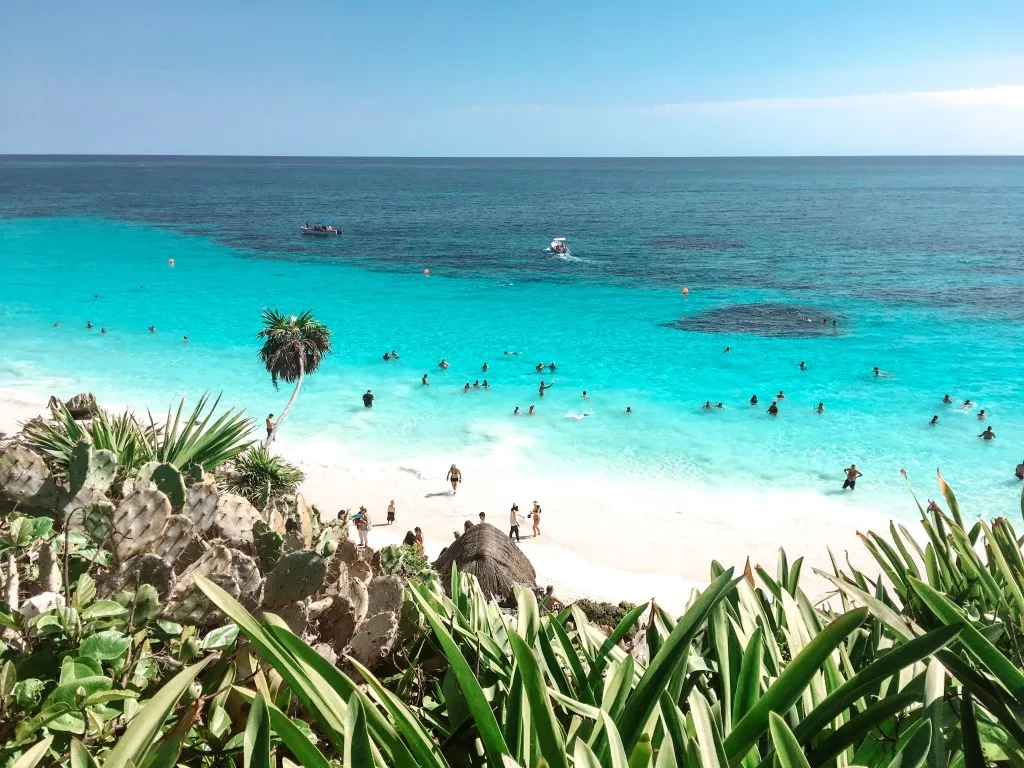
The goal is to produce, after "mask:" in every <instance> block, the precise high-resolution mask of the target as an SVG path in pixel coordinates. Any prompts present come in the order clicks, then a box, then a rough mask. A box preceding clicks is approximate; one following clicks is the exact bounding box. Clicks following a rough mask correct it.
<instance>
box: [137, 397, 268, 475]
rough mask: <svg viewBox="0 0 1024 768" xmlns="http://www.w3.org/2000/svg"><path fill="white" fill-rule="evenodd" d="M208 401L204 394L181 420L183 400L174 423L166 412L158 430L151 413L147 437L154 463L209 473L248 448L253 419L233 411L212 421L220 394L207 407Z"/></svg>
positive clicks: (182, 469)
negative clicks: (195, 466) (196, 469)
mask: <svg viewBox="0 0 1024 768" xmlns="http://www.w3.org/2000/svg"><path fill="white" fill-rule="evenodd" d="M209 400H210V394H209V393H208V392H207V393H206V394H204V395H203V396H202V397H201V398H199V402H198V403H196V406H195V408H193V409H192V413H190V414H189V415H188V416H187V417H186V418H185V419H184V420H182V412H183V411H184V408H185V400H184V398H182V400H181V402H180V403H178V410H177V412H176V413H174V416H173V420H172V416H171V410H170V409H168V411H167V419H166V421H165V422H164V423H163V424H162V425H161V427H160V429H157V426H156V424H155V422H154V421H153V416H152V414H150V416H149V421H150V426H151V429H150V432H149V434H150V435H151V439H152V444H151V446H152V449H153V459H154V460H156V461H160V462H164V463H167V464H173V465H174V466H175V467H177V468H178V469H179V470H181V471H185V470H187V469H188V468H189V467H191V466H192V465H199V466H201V467H202V468H203V469H204V470H206V471H207V472H209V471H212V470H213V469H215V468H216V467H219V466H220V465H221V464H223V463H224V462H226V461H230V460H231V459H234V458H235V457H237V456H239V455H240V454H241V453H243V452H244V451H245V449H246V448H248V447H249V445H251V443H252V440H250V439H249V437H250V435H251V434H252V431H253V422H252V419H247V418H245V417H244V416H243V415H242V414H241V413H236V412H235V410H234V409H233V408H229V409H228V410H227V411H225V412H224V413H222V414H221V415H220V416H217V418H216V419H214V416H215V415H216V413H217V406H218V405H219V404H220V395H218V396H217V399H216V400H214V401H213V403H212V404H210V405H209V408H207V404H208V403H209Z"/></svg>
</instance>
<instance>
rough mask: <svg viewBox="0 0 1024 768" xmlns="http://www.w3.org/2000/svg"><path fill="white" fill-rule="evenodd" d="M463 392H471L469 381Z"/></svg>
mask: <svg viewBox="0 0 1024 768" xmlns="http://www.w3.org/2000/svg"><path fill="white" fill-rule="evenodd" d="M462 391H463V392H469V382H468V381H467V382H466V386H464V387H463V388H462Z"/></svg>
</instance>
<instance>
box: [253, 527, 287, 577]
mask: <svg viewBox="0 0 1024 768" xmlns="http://www.w3.org/2000/svg"><path fill="white" fill-rule="evenodd" d="M252 540H253V548H254V549H255V550H256V557H257V558H259V561H260V568H262V569H263V572H264V573H270V572H271V571H272V570H274V569H275V568H276V567H277V561H278V560H280V559H281V554H282V553H283V551H284V539H282V538H281V534H279V533H277V532H276V531H272V530H270V526H269V525H267V524H266V523H265V522H263V521H262V520H257V521H256V522H255V523H253V525H252Z"/></svg>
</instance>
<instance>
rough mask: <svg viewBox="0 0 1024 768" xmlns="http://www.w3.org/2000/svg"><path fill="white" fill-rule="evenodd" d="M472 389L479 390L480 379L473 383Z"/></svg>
mask: <svg viewBox="0 0 1024 768" xmlns="http://www.w3.org/2000/svg"><path fill="white" fill-rule="evenodd" d="M473 389H480V379H477V380H476V381H474V382H473Z"/></svg>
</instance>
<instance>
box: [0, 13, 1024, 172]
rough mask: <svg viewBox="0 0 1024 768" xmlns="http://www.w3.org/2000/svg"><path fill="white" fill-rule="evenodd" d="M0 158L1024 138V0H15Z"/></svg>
mask: <svg viewBox="0 0 1024 768" xmlns="http://www.w3.org/2000/svg"><path fill="white" fill-rule="evenodd" d="M0 153H140V154H145V153H153V154H287V155H402V156H407V155H485V156H495V155H502V156H505V155H528V156H545V155H570V156H589V155H615V156H630V155H647V156H652V155H653V156H662V155H671V156H679V155H682V156H701V155H819V154H975V153H978V154H1024V2H1022V0H1012V1H1004V2H997V1H994V0H993V1H991V2H989V1H987V0H975V1H974V2H966V1H965V0H962V1H961V2H943V1H942V0H930V1H926V0H902V2H892V0H889V1H888V2H875V1H874V0H862V1H861V2H859V3H835V2H821V0H817V2H785V1H784V0H776V2H774V3H768V2H764V1H763V0H759V1H757V2H754V1H749V2H725V1H723V2H717V3H696V2H680V1H679V0H676V2H642V1H637V2H632V3H625V2H611V1H609V0H592V1H591V2H563V3H552V2H550V1H549V2H544V3H542V2H534V1H533V0H525V1H521V2H516V3H486V2H479V0H477V1H476V2H441V1H440V0H438V1H437V2H430V3H427V2H394V1H391V0H378V1H377V2H372V3H358V4H357V3H348V2H333V3H331V2H299V3H282V2H279V1H278V2H262V0H251V1H250V2H235V1H234V0H231V1H228V0H221V1H220V2H217V1H215V0H208V1H207V2H193V1H192V0H179V1H178V2H173V3H171V2H164V1H163V0H148V2H138V0H133V1H132V2H123V1H122V0H107V1H105V2H96V3H88V2H67V1H66V0H51V2H46V3H38V2H35V3H33V2H16V1H14V0H9V1H8V2H0Z"/></svg>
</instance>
